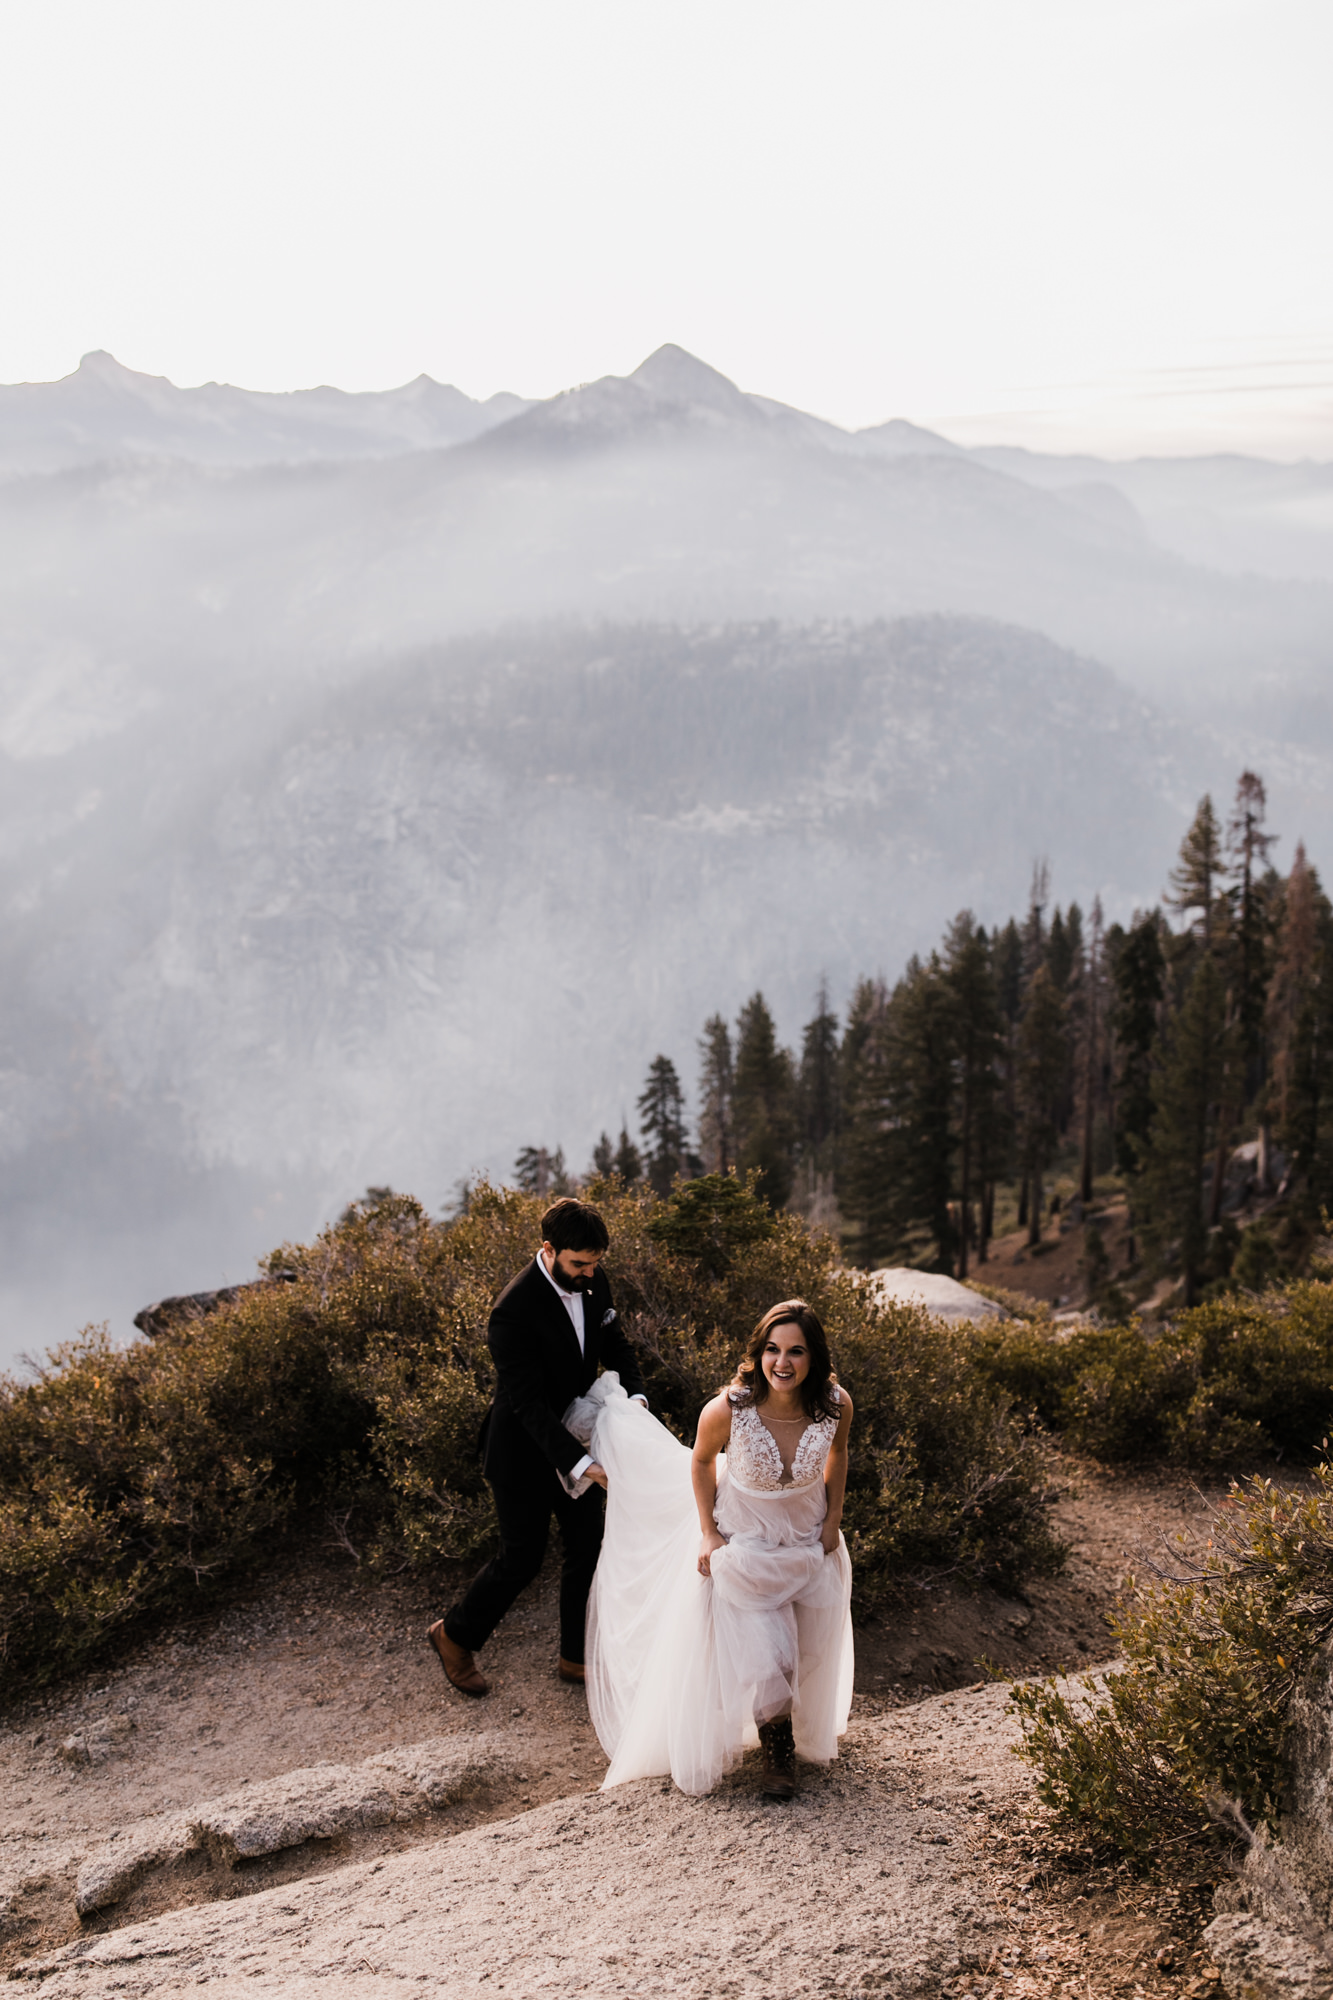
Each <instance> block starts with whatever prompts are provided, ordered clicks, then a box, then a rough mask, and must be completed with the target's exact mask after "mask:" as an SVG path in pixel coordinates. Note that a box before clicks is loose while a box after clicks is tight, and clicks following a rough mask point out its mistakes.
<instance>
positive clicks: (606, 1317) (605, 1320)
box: [602, 1306, 616, 1326]
mask: <svg viewBox="0 0 1333 2000" xmlns="http://www.w3.org/2000/svg"><path fill="white" fill-rule="evenodd" d="M615 1316H616V1309H615V1307H614V1306H608V1307H607V1309H606V1311H605V1312H604V1313H603V1314H602V1325H603V1326H610V1324H611V1322H612V1320H613V1319H614V1318H615Z"/></svg>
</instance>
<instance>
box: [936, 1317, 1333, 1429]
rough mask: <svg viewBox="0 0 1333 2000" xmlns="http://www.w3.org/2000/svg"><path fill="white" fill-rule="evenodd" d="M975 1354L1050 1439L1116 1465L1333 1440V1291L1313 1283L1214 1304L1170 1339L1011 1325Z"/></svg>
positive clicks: (1123, 1331) (987, 1337) (1131, 1330)
mask: <svg viewBox="0 0 1333 2000" xmlns="http://www.w3.org/2000/svg"><path fill="white" fill-rule="evenodd" d="M974 1352H975V1354H976V1358H977V1362H978V1365H979V1366H980V1368H981V1369H982V1371H983V1373H984V1374H985V1375H986V1376H987V1378H988V1379H989V1380H990V1381H991V1382H993V1383H994V1384H995V1386H996V1387H997V1388H1000V1389H1003V1390H1004V1391H1005V1392H1006V1393H1007V1394H1009V1395H1010V1396H1012V1397H1013V1398H1014V1400H1015V1402H1017V1403H1018V1404H1020V1405H1021V1406H1022V1407H1023V1408H1025V1409H1030V1410H1032V1411H1034V1412H1035V1414H1036V1415H1037V1416H1038V1417H1039V1418H1040V1420H1041V1422H1042V1423H1043V1424H1044V1425H1045V1426H1046V1427H1047V1428H1048V1429H1050V1430H1052V1431H1056V1432H1058V1433H1059V1434H1060V1435H1061V1436H1062V1437H1063V1438H1064V1439H1065V1441H1066V1442H1067V1443H1068V1444H1070V1445H1071V1446H1072V1447H1073V1448H1074V1449H1075V1450H1078V1451H1085V1452H1088V1453H1090V1454H1091V1455H1092V1456H1093V1457H1096V1458H1101V1459H1105V1460H1108V1461H1111V1462H1115V1461H1124V1460H1131V1459H1167V1460H1170V1461H1172V1462H1174V1463H1176V1464H1180V1465H1208V1464H1219V1463H1226V1462H1227V1461H1234V1460H1236V1459H1238V1458H1244V1457H1253V1456H1254V1455H1255V1454H1256V1453H1258V1452H1261V1451H1272V1450H1276V1451H1285V1452H1299V1453H1301V1454H1303V1455H1309V1454H1310V1453H1312V1452H1313V1451H1314V1450H1315V1448H1316V1447H1317V1445H1318V1443H1319V1440H1320V1438H1321V1437H1323V1436H1325V1435H1326V1434H1327V1433H1328V1431H1329V1430H1330V1429H1333V1286H1330V1285H1328V1284H1325V1283H1319V1282H1315V1281H1313V1280H1304V1281H1301V1282H1299V1283H1296V1284H1293V1285H1290V1286H1288V1287H1287V1289H1286V1290H1285V1291H1281V1292H1269V1293H1266V1294H1265V1295H1264V1296H1263V1297H1262V1298H1250V1297H1247V1296H1245V1295H1243V1294H1235V1293H1232V1294H1229V1295H1228V1296H1226V1297H1225V1298H1220V1299H1213V1300H1210V1301H1208V1302H1207V1303H1206V1304H1204V1305H1201V1306H1196V1307H1195V1308H1194V1309H1193V1310H1192V1311H1190V1312H1187V1313H1182V1314H1181V1315H1180V1317H1179V1318H1178V1319H1176V1320H1174V1321H1173V1322H1172V1323H1171V1324H1170V1325H1169V1326H1167V1327H1165V1328H1164V1329H1162V1331H1161V1332H1154V1331H1152V1330H1150V1329H1149V1328H1147V1327H1145V1326H1144V1325H1143V1323H1142V1322H1141V1321H1139V1320H1131V1321H1130V1322H1129V1323H1128V1325H1124V1326H1111V1327H1078V1328H1075V1329H1074V1330H1073V1331H1072V1332H1069V1333H1065V1332H1063V1330H1059V1329H1055V1328H1052V1327H1049V1326H1046V1325H1043V1324H1041V1323H1040V1322H1033V1323H1029V1324H1026V1325H1024V1324H1014V1323H1001V1324H999V1325H996V1326H990V1327H985V1328H982V1329H980V1330H979V1331H978V1333H977V1334H976V1336H975V1348H974Z"/></svg>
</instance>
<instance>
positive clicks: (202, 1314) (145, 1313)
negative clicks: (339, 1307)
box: [134, 1271, 296, 1339]
mask: <svg viewBox="0 0 1333 2000" xmlns="http://www.w3.org/2000/svg"><path fill="white" fill-rule="evenodd" d="M295 1282H296V1273H295V1271H274V1272H272V1273H270V1275H269V1276H268V1277H267V1278H252V1279H251V1280H250V1281H249V1282H248V1283H246V1284H244V1285H221V1286H219V1288H218V1290H217V1291H215V1292H182V1293H181V1294H180V1295H179V1296H178V1297H175V1298H170V1299H159V1300H158V1302H157V1304H156V1305H152V1306H144V1307H142V1308H141V1309H140V1311H138V1312H137V1313H136V1314H135V1315H134V1324H135V1325H136V1326H137V1327H138V1329H139V1331H140V1333H146V1334H147V1335H148V1336H149V1338H150V1339H156V1338H157V1336H158V1335H159V1334H163V1333H166V1332H167V1330H168V1329H169V1328H170V1327H175V1326H189V1325H191V1324H192V1323H193V1322H194V1321H196V1320H201V1319H207V1318H208V1316H209V1314H210V1313H215V1312H216V1311H217V1310H218V1308H219V1306H230V1305H234V1304H235V1303H236V1301H237V1299H240V1298H244V1297H245V1294H246V1293H247V1292H267V1291H271V1290H272V1289H273V1287H274V1286H275V1285H293V1284H295Z"/></svg>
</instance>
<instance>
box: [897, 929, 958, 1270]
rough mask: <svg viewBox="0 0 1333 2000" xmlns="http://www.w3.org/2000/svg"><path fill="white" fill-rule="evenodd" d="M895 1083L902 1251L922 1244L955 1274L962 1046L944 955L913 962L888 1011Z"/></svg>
mask: <svg viewBox="0 0 1333 2000" xmlns="http://www.w3.org/2000/svg"><path fill="white" fill-rule="evenodd" d="M884 1029H885V1043H886V1063H885V1070H886V1076H885V1081H886V1083H887V1086H888V1111H889V1125H888V1141H889V1144H888V1163H889V1215H890V1219H891V1224H892V1228H893V1232H894V1236H895V1238H896V1245H895V1247H896V1250H897V1254H898V1255H899V1256H901V1257H903V1258H904V1259H906V1257H907V1256H908V1255H910V1254H912V1253H913V1252H914V1251H915V1256H914V1261H915V1262H917V1263H918V1264H921V1263H922V1262H923V1253H922V1252H921V1250H920V1249H919V1248H917V1247H916V1243H917V1239H918V1238H919V1237H920V1235H921V1234H922V1233H923V1232H924V1233H925V1235H926V1236H927V1238H928V1241H929V1248H928V1250H927V1251H926V1252H925V1253H924V1262H925V1264H926V1265H928V1267H929V1268H930V1269H931V1270H936V1271H943V1272H945V1273H947V1274H948V1275H950V1276H952V1274H953V1268H954V1256H955V1252H956V1248H957V1231H956V1229H955V1226H954V1220H953V1216H952V1213H951V1208H952V1195H953V1151H954V1127H953V1112H954V1081H955V1058H956V1050H957V1039H956V1022H955V1018H954V1009H953V1004H952V996H951V994H950V992H949V988H948V986H947V984H946V982H945V978H944V973H943V968H942V966H941V964H940V961H939V959H938V957H936V956H935V955H933V954H932V956H931V958H930V959H929V961H928V962H926V963H924V964H923V962H922V961H921V960H920V959H919V958H915V957H914V958H912V959H910V960H909V961H908V964H907V969H906V971H905V972H904V973H903V976H902V978H901V979H900V980H899V981H898V983H897V985H896V986H895V987H894V989H893V992H892V993H891V994H890V996H889V1003H888V1006H887V1008H886V1010H885V1017H884Z"/></svg>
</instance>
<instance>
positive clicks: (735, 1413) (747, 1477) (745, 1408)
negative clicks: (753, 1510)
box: [727, 1403, 838, 1493]
mask: <svg viewBox="0 0 1333 2000" xmlns="http://www.w3.org/2000/svg"><path fill="white" fill-rule="evenodd" d="M837 1428H838V1420H837V1418H836V1417H820V1418H818V1419H817V1420H816V1421H815V1422H814V1423H811V1424H807V1425H806V1427H805V1429H804V1430H803V1431H802V1432H801V1439H800V1443H799V1444H798V1445H797V1447H796V1450H795V1452H794V1454H793V1456H792V1462H791V1478H790V1480H784V1478H783V1471H782V1453H781V1451H780V1450H779V1449H778V1441H777V1439H776V1438H775V1437H774V1436H773V1433H772V1432H771V1431H770V1430H769V1429H768V1428H767V1426H766V1425H765V1424H764V1421H763V1419H762V1418H761V1417H760V1415H759V1412H758V1410H757V1409H756V1408H755V1407H754V1405H753V1403H733V1404H732V1406H731V1438H730V1440H729V1442H728V1444H727V1465H728V1468H729V1470H730V1473H731V1477H732V1478H733V1479H734V1480H735V1481H736V1483H737V1485H738V1486H745V1487H748V1488H749V1490H750V1491H751V1492H752V1493H790V1492H792V1491H793V1489H794V1488H796V1487H798V1486H812V1485H813V1484H814V1482H815V1480H817V1479H818V1478H819V1477H820V1475H821V1474H822V1473H823V1470H824V1460H825V1459H826V1458H827V1457H828V1455H829V1448H830V1446H831V1445H832V1443H833V1436H834V1432H835V1431H836V1430H837Z"/></svg>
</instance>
